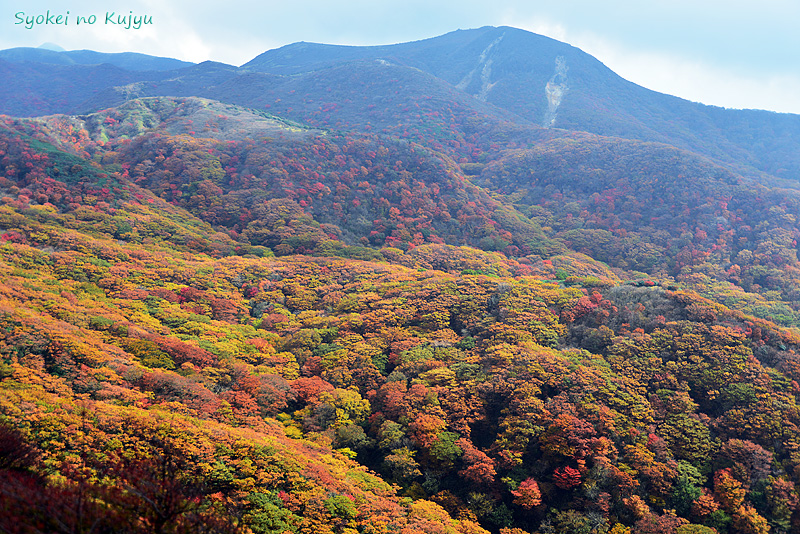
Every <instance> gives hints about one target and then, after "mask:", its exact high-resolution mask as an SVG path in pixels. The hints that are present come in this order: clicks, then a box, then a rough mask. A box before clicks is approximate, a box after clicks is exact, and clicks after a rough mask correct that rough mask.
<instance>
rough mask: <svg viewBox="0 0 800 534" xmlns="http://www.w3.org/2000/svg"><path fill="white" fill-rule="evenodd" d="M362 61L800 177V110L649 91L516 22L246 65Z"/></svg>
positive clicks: (282, 51) (572, 123)
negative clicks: (749, 107)
mask: <svg viewBox="0 0 800 534" xmlns="http://www.w3.org/2000/svg"><path fill="white" fill-rule="evenodd" d="M356 60H374V61H381V60H382V61H387V62H392V63H397V64H401V65H406V66H410V67H414V68H417V69H420V70H423V71H425V72H428V73H430V74H433V75H434V76H436V77H438V78H441V79H442V80H444V81H446V82H448V83H449V84H451V85H453V86H454V87H457V88H458V89H460V90H462V91H464V92H466V93H468V94H470V95H473V96H474V97H475V98H476V99H478V100H481V101H484V102H487V103H491V104H494V105H496V106H498V107H500V108H503V109H506V110H508V111H511V112H513V113H515V114H516V115H518V116H519V117H522V118H523V119H524V120H526V121H530V122H533V123H536V124H539V125H542V126H545V127H556V128H563V129H569V130H581V131H587V132H592V133H597V134H601V135H606V136H617V137H625V138H632V139H639V140H644V141H657V142H661V143H667V144H672V145H675V146H677V147H680V148H687V149H690V150H693V151H696V152H699V153H702V154H704V155H707V156H710V157H712V158H714V159H715V160H718V161H720V162H722V163H725V164H728V165H734V166H735V167H736V168H737V170H739V171H740V172H745V173H747V174H751V175H754V174H755V175H757V174H758V171H762V172H767V173H769V174H772V175H774V176H777V177H780V178H788V179H791V180H795V181H796V180H799V179H800V156H798V154H800V151H798V150H797V148H798V145H797V139H800V116H797V115H789V114H777V113H771V112H766V111H742V110H728V109H722V108H717V107H713V106H705V105H702V104H696V103H692V102H689V101H686V100H683V99H680V98H677V97H673V96H669V95H664V94H661V93H657V92H655V91H650V90H648V89H644V88H642V87H640V86H638V85H636V84H633V83H631V82H628V81H626V80H624V79H623V78H621V77H620V76H618V75H616V74H615V73H614V72H613V71H611V70H610V69H608V68H607V67H606V66H605V65H603V64H602V63H600V62H599V61H598V60H597V59H595V58H594V57H592V56H590V55H588V54H586V53H584V52H582V51H581V50H579V49H577V48H575V47H572V46H569V45H567V44H565V43H561V42H559V41H556V40H553V39H550V38H547V37H543V36H540V35H536V34H533V33H530V32H527V31H523V30H519V29H515V28H508V27H500V28H494V27H485V28H480V29H475V30H459V31H456V32H452V33H448V34H446V35H443V36H441V37H435V38H432V39H425V40H422V41H415V42H411V43H402V44H397V45H389V46H372V47H352V46H333V45H322V44H313V43H295V44H291V45H288V46H284V47H281V48H278V49H276V50H270V51H268V52H265V53H263V54H261V55H259V56H257V57H256V58H254V59H253V60H252V61H250V62H248V63H246V64H244V65H243V66H242V67H243V68H244V69H248V70H252V71H259V72H267V73H271V74H278V75H298V74H302V73H308V72H312V71H316V72H318V73H319V72H320V71H322V70H323V69H326V68H330V67H332V66H333V65H339V64H342V63H348V62H353V61H356ZM754 171H756V172H755V173H754Z"/></svg>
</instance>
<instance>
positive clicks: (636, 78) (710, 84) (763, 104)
mask: <svg viewBox="0 0 800 534" xmlns="http://www.w3.org/2000/svg"><path fill="white" fill-rule="evenodd" d="M516 24H517V27H520V28H523V29H526V30H528V31H532V32H534V33H539V34H541V35H546V36H547V37H551V38H553V39H557V40H559V41H563V42H566V43H569V44H571V45H573V46H576V47H578V48H580V49H581V50H583V51H584V52H586V53H588V54H591V55H592V56H594V57H595V58H597V59H598V60H599V61H601V62H602V63H603V64H605V65H606V66H607V67H608V68H610V69H611V70H613V71H614V72H616V73H617V74H619V75H620V76H622V77H623V78H625V79H626V80H628V81H631V82H633V83H636V84H638V85H641V86H642V87H646V88H648V89H652V90H654V91H658V92H660V93H666V94H669V95H673V96H677V97H680V98H684V99H687V100H691V101H693V102H700V103H703V104H708V105H713V106H720V107H727V108H737V109H765V110H770V111H779V112H783V113H798V114H800V74H794V73H792V72H783V73H777V74H763V73H760V72H757V71H754V70H750V69H737V70H733V69H732V68H725V67H723V66H721V65H713V64H711V63H709V62H707V61H701V60H697V59H694V58H691V57H686V56H683V55H679V54H677V53H667V52H662V51H657V50H652V49H646V48H640V49H633V48H631V47H630V46H624V45H622V44H620V43H618V42H615V41H613V40H611V39H608V38H605V37H602V36H600V35H598V34H596V33H593V32H587V31H571V30H569V29H568V28H567V27H565V26H564V25H562V24H559V23H554V22H552V21H549V20H547V19H544V18H534V19H531V20H529V21H525V22H520V21H519V20H517V21H516Z"/></svg>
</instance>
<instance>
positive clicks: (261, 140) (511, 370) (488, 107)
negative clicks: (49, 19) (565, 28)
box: [0, 28, 800, 534]
mask: <svg viewBox="0 0 800 534" xmlns="http://www.w3.org/2000/svg"><path fill="white" fill-rule="evenodd" d="M501 30H502V31H504V32H505V33H503V34H502V35H501V38H503V39H505V41H503V42H504V43H515V44H514V46H513V47H512V46H510V45H509V46H507V48H506V49H503V48H502V47H501V46H500V45H497V46H496V47H494V48H492V49H491V50H492V54H499V55H498V56H497V57H496V63H495V65H496V71H495V72H496V74H495V76H497V77H498V78H497V80H496V86H495V89H492V91H494V92H488V95H489V96H487V93H486V92H481V91H482V89H480V88H476V87H475V86H474V85H475V83H477V81H476V82H474V83H473V81H471V80H472V78H469V76H472V74H470V72H472V71H470V70H469V69H473V70H474V69H477V68H478V67H480V64H479V65H478V67H476V66H475V61H477V59H475V58H477V54H478V53H479V52H480V51H481V50H482V49H484V48H485V46H486V43H488V42H500V40H499V39H498V38H497V35H499V34H497V32H498V31H501ZM470 32H472V33H470ZM515 32H519V33H515ZM524 33H526V32H521V31H519V30H513V31H512V29H497V28H492V29H485V28H484V29H482V30H470V31H469V32H456V36H452V35H450V34H448V35H449V36H450V37H449V40H447V39H444V37H443V38H437V39H440V40H441V39H444V40H442V41H438V40H437V39H433V40H431V43H429V45H430V46H428V47H427V48H426V47H422V46H420V47H419V48H414V47H413V46H411V45H412V44H413V43H412V44H406V45H396V47H397V48H391V47H376V48H379V49H378V50H371V49H370V48H369V47H365V48H364V49H363V50H361V49H358V50H356V49H355V48H357V47H353V48H354V50H343V51H341V57H340V58H339V59H331V57H338V56H336V54H334V53H333V52H330V53H326V54H322V53H320V55H319V56H318V57H317V56H313V54H315V53H317V52H315V51H314V50H313V49H310V50H305V49H304V50H305V52H303V53H304V54H306V56H303V55H302V54H296V55H295V57H300V58H305V63H304V62H303V61H301V60H300V59H298V61H297V64H296V65H295V66H291V69H294V70H291V72H290V71H288V70H286V69H290V67H287V66H286V65H287V63H286V61H287V60H285V58H284V57H283V56H281V54H282V53H283V52H282V51H281V50H278V51H272V53H273V55H272V56H271V55H270V53H269V52H268V53H266V54H265V55H263V56H259V57H258V58H256V59H255V60H253V64H252V65H250V64H248V65H250V66H249V70H247V69H245V68H244V67H243V68H242V69H241V70H240V71H237V74H236V75H235V76H229V73H228V71H229V70H230V69H236V68H235V67H230V69H227V67H222V66H220V65H207V64H201V65H194V66H188V67H180V68H177V69H176V70H172V71H169V73H170V75H169V76H168V75H167V74H164V72H162V73H160V74H156V70H155V69H154V70H152V71H147V72H150V73H151V74H149V75H152V77H151V78H148V79H145V78H139V79H137V78H136V76H139V77H143V76H145V75H146V74H142V73H138V74H134V73H129V78H126V79H121V78H120V79H117V78H114V79H115V80H116V81H115V82H114V85H113V86H109V87H100V86H99V85H98V86H97V87H95V88H93V89H91V90H89V89H86V88H81V87H79V86H78V85H77V83H78V82H77V81H75V80H77V79H78V78H77V77H78V76H81V77H85V74H86V69H87V68H90V67H86V66H80V67H78V66H76V67H74V68H75V69H77V70H75V71H74V72H75V74H74V76H76V78H74V79H73V78H70V76H73V74H70V73H71V72H73V71H71V70H69V69H68V68H67V67H63V68H62V67H59V68H60V69H62V70H60V71H59V72H58V80H60V82H59V83H61V84H62V85H61V86H60V87H61V89H58V87H59V86H56V87H55V89H54V88H53V87H44V86H42V87H41V89H40V91H41V92H40V93H37V92H36V91H33V90H30V91H29V92H28V93H27V96H26V97H24V98H23V97H22V96H19V95H17V96H15V95H9V94H6V93H4V92H2V91H6V92H7V91H9V90H10V89H7V88H5V89H3V90H2V91H0V96H1V97H2V99H3V100H4V103H3V105H4V106H5V107H4V108H3V112H4V113H7V114H6V115H0V532H4V533H9V534H28V533H50V532H53V533H243V534H284V533H287V532H288V533H294V534H312V533H313V534H356V533H363V534H388V533H402V534H422V533H425V534H428V533H434V534H436V533H441V534H489V533H492V534H560V533H565V534H573V533H574V534H713V533H718V534H766V533H775V534H788V533H791V532H797V531H798V529H800V493H798V485H800V261H798V257H797V253H798V240H799V239H800V221H799V220H798V218H800V186H798V183H800V173H799V172H798V169H800V164H798V162H797V161H795V160H794V159H793V158H796V154H797V153H799V152H798V150H800V147H798V146H797V143H798V141H797V139H800V136H797V135H795V134H794V133H793V132H795V131H798V132H800V119H798V118H797V117H795V116H786V117H784V116H776V117H769V116H767V117H762V115H747V118H746V119H745V118H744V116H743V115H737V113H748V112H736V111H733V110H724V111H726V112H727V111H729V113H728V114H726V113H723V110H718V109H706V108H705V107H704V106H700V105H699V104H698V105H694V104H692V105H691V106H690V104H689V103H684V102H683V101H680V102H677V99H675V100H676V102H675V103H673V104H670V105H673V106H675V107H674V108H670V107H669V106H666V104H664V102H663V101H662V100H660V99H661V98H662V97H663V96H664V95H660V96H654V95H650V94H649V93H648V92H646V90H644V89H642V88H636V89H634V88H635V86H634V88H631V87H629V86H627V85H625V86H623V85H615V84H620V83H622V82H620V81H618V80H616V79H615V78H613V77H611V76H610V75H609V76H608V77H602V76H601V74H602V73H601V74H597V72H600V71H591V72H592V73H593V74H591V75H588V74H587V75H585V76H584V77H583V78H582V77H581V76H582V75H581V72H583V71H581V68H582V65H584V63H585V64H587V65H588V64H590V63H589V59H586V58H583V56H574V57H573V56H572V55H570V54H575V53H576V52H573V51H574V50H577V49H572V50H573V51H565V50H560V49H558V47H557V46H556V45H554V44H552V43H548V44H547V46H545V45H544V44H541V43H539V44H537V43H538V41H535V40H534V37H538V36H534V37H530V38H529V37H526V36H525V35H522V34H524ZM445 37H447V36H445ZM525 39H531V41H530V42H528V41H525ZM492 40H495V41H492ZM515 40H516V41H515ZM456 41H458V42H456ZM525 43H527V44H525ZM434 44H435V45H436V46H433V45H434ZM523 45H524V46H527V47H528V48H525V49H524V50H526V52H525V53H526V54H529V55H531V57H534V56H535V58H538V59H531V60H530V61H540V62H541V63H543V64H546V65H548V67H547V68H548V69H549V71H548V74H547V76H545V78H544V82H546V81H547V79H548V78H550V76H551V75H552V68H553V67H552V65H553V54H554V53H556V54H564V56H558V57H561V61H568V62H571V63H570V64H571V65H573V69H572V70H571V71H570V76H572V77H573V78H570V79H568V80H567V82H565V83H567V84H568V85H569V90H568V92H567V96H566V97H565V101H564V103H563V108H559V110H558V111H553V110H552V109H551V110H547V109H546V105H544V104H543V101H544V100H543V99H544V94H545V93H544V82H542V80H539V81H536V80H537V79H535V77H534V74H531V73H532V72H534V70H530V72H529V71H524V70H521V71H519V72H516V71H514V72H511V71H509V70H508V69H510V67H509V68H508V69H505V70H504V69H502V68H501V67H502V65H504V64H509V65H510V64H517V63H520V62H521V61H522V60H521V59H520V54H522V52H521V51H520V47H523V48H524V46H523ZM534 45H536V46H534ZM291 46H294V45H290V47H291ZM537 46H539V48H537ZM448 47H449V48H448ZM486 50H489V49H486ZM475 51H477V52H475ZM473 52H475V53H474V54H473ZM348 54H349V56H348ZM370 54H372V55H370ZM426 54H427V55H426ZM437 54H438V55H437ZM448 54H449V55H448ZM502 54H506V56H501V55H502ZM515 54H516V55H515ZM537 54H538V55H537ZM548 54H549V55H548ZM273 56H274V57H273ZM312 56H313V57H312ZM373 56H374V57H373ZM423 56H424V57H423ZM2 57H3V56H1V55H0V70H3V72H5V73H6V74H7V76H8V79H9V80H17V79H18V80H19V86H20V87H22V86H24V85H25V83H27V84H28V85H29V86H30V87H33V86H34V85H33V84H34V82H35V80H36V77H35V76H34V75H33V74H31V72H32V70H33V69H39V71H42V72H44V71H46V70H47V69H48V68H52V69H55V67H53V66H52V65H50V66H48V65H46V64H45V63H35V62H30V63H14V62H12V61H10V60H6V59H2ZM287 57H288V56H287ZM445 57H446V58H449V59H448V61H449V62H450V63H446V62H445V60H444V59H442V58H445ZM481 57H482V58H483V56H481ZM564 57H566V59H564ZM587 57H588V56H587ZM309 58H312V59H314V61H311V59H309ZM376 58H377V59H376ZM384 58H386V59H384ZM470 58H472V59H470ZM542 58H543V59H542ZM381 61H383V63H380V62H381ZM470 61H471V62H472V63H470ZM481 61H483V59H481ZM503 61H505V62H506V63H503ZM526 61H527V60H526ZM582 62H584V63H582ZM274 65H278V66H279V67H276V66H274ZM498 65H499V67H498ZM245 67H247V65H246V66H245ZM423 67H424V68H423ZM105 68H108V65H106V67H105ZM115 68H117V67H115ZM170 68H174V67H170ZM519 68H522V67H519ZM537 68H538V67H537ZM26 69H27V70H26ZM270 69H273V70H270ZM280 69H284V71H281V70H280ZM459 69H461V70H459ZM531 69H533V68H532V67H531ZM587 69H588V67H587ZM37 72H38V71H37ZM165 72H166V71H165ZM475 72H478V71H475ZM586 72H590V71H589V70H587V71H586ZM609 72H610V71H609ZM118 74H119V73H118ZM149 75H148V76H149ZM537 75H538V74H537ZM53 76H55V74H54V75H53ZM476 76H477V75H476ZM603 76H605V74H603ZM14 77H17V78H14ZM70 80H73V81H70ZM460 80H465V81H462V83H460V84H459V83H458V82H459V81H460ZM520 80H521V81H520ZM523 82H525V86H526V87H538V89H536V91H538V93H535V92H534V89H529V90H527V91H529V92H525V91H523V90H522V89H521V85H520V84H522V83H523ZM534 82H535V83H539V85H538V86H536V85H535V84H534ZM540 82H542V83H540ZM623 82H624V80H623ZM626 83H627V82H626ZM592 84H594V85H592ZM630 85H631V86H632V84H630ZM587 88H593V89H592V91H593V92H591V93H590V92H589V89H587ZM484 89H485V88H484ZM53 90H59V91H62V92H63V98H56V97H54V96H53V95H51V94H49V93H46V91H53ZM623 90H624V91H630V92H631V93H630V94H635V95H637V96H636V98H632V97H631V98H627V99H623V98H618V96H615V95H619V94H620V92H621V91H623ZM638 90H641V92H640V93H638V92H636V91H638ZM81 91H82V92H81ZM504 91H505V92H504ZM626 94H627V93H626ZM509 95H517V96H518V99H517V100H514V99H513V98H512V97H511V96H509ZM570 98H572V100H570ZM670 98H671V97H670ZM45 101H46V102H48V104H47V105H48V106H51V105H52V106H55V108H54V109H51V108H46V109H44V108H43V107H42V106H44V104H43V102H45ZM10 106H13V107H14V109H13V110H11V109H9V107H10ZM58 106H60V107H58ZM692 106H695V107H692ZM90 108H91V109H90ZM675 110H677V111H675ZM547 113H550V115H546V114H547ZM559 113H560V115H559ZM670 113H674V114H675V119H674V120H673V119H672V118H670V117H671V116H670ZM752 113H755V112H752ZM537 114H538V115H537ZM545 115H546V116H547V117H548V120H550V119H551V118H552V120H553V121H555V122H553V124H552V125H550V124H545V125H544V126H543V125H542V120H541V119H542V117H544V116H545ZM551 115H552V117H551ZM701 116H702V117H704V119H703V120H700V119H698V117H701ZM687 117H689V118H687ZM762 118H763V120H762ZM759 121H761V122H759ZM711 122H714V124H715V125H714V126H713V128H712V127H710V126H709V127H708V128H709V130H708V131H707V132H706V131H705V130H702V128H705V127H706V126H696V127H693V126H691V124H702V125H708V124H711ZM745 123H747V124H750V125H751V126H749V127H747V128H750V129H747V128H746V127H745V126H743V124H745ZM551 126H552V127H551ZM793 154H794V156H793Z"/></svg>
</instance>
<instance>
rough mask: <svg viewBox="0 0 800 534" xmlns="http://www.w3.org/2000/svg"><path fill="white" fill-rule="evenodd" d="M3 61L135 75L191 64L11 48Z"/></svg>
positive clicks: (87, 52) (132, 55) (0, 56)
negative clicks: (106, 68)
mask: <svg viewBox="0 0 800 534" xmlns="http://www.w3.org/2000/svg"><path fill="white" fill-rule="evenodd" d="M0 59H3V60H5V61H9V62H11V63H25V62H28V63H46V64H51V65H102V64H108V65H114V66H115V67H119V68H121V69H125V70H132V71H160V70H174V69H179V68H181V67H188V66H190V65H192V63H190V62H188V61H181V60H178V59H172V58H166V57H156V56H149V55H147V54H137V53H134V52H120V53H116V54H105V53H101V52H94V51H92V50H70V51H66V50H63V49H61V50H55V49H51V48H43V47H39V48H26V47H19V48H9V49H6V50H0Z"/></svg>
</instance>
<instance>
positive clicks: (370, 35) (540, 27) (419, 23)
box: [0, 0, 800, 113]
mask: <svg viewBox="0 0 800 534" xmlns="http://www.w3.org/2000/svg"><path fill="white" fill-rule="evenodd" d="M48 10H49V12H50V15H58V14H60V15H66V13H67V11H69V15H68V17H67V18H66V21H67V24H66V25H63V24H62V25H52V24H51V25H48V24H42V25H34V26H33V27H32V28H30V29H28V28H26V25H27V24H25V23H22V24H17V22H19V21H20V18H18V17H17V13H19V12H24V13H25V16H26V17H30V16H37V15H41V14H46V12H47V11H48ZM107 12H113V13H114V14H115V17H114V20H116V16H119V15H129V14H130V13H131V12H133V14H134V15H135V16H147V17H151V20H152V25H143V26H142V27H141V28H140V29H138V30H136V29H133V28H131V29H125V28H124V27H122V26H119V25H118V26H113V25H108V24H106V23H105V19H106V13H107ZM91 15H95V16H96V17H97V20H96V22H95V23H94V24H93V25H92V24H88V23H84V24H81V25H77V24H76V22H77V17H78V16H83V17H87V18H88V17H89V16H91ZM51 20H55V19H53V18H51ZM0 21H1V22H0V49H4V48H12V47H16V46H33V47H36V46H40V45H41V44H43V43H45V42H52V43H56V44H58V45H59V46H62V47H63V48H65V49H67V50H76V49H90V50H97V51H101V52H124V51H133V52H142V53H146V54H153V55H159V56H167V57H175V58H179V59H184V60H187V61H194V62H200V61H204V60H207V59H210V60H214V61H221V62H224V63H229V64H233V65H241V64H243V63H246V62H247V61H249V60H250V59H252V58H253V57H255V56H256V55H258V54H260V53H261V52H264V51H265V50H269V49H272V48H277V47H280V46H283V45H285V44H289V43H293V42H296V41H310V42H320V43H335V44H351V45H371V44H390V43H396V42H404V41H414V40H418V39H424V38H427V37H434V36H437V35H441V34H443V33H447V32H449V31H453V30H456V29H467V28H477V27H481V26H487V25H491V26H501V25H504V26H514V27H517V28H522V29H525V30H529V31H532V32H535V33H539V34H543V35H547V36H549V37H552V38H555V39H558V40H560V41H564V42H567V43H569V44H571V45H574V46H577V47H578V48H581V49H582V50H584V51H585V52H588V53H590V54H592V55H593V56H595V57H596V58H597V59H599V60H600V61H602V62H603V63H605V64H606V65H607V66H608V67H610V68H611V69H612V70H614V71H616V72H617V73H618V74H620V75H621V76H623V77H624V78H626V79H628V80H631V81H633V82H635V83H638V84H639V85H642V86H644V87H647V88H649V89H654V90H656V91H660V92H664V93H669V94H673V95H676V96H680V97H682V98H687V99H689V100H693V101H696V102H702V103H705V104H712V105H717V106H724V107H731V108H758V109H768V110H773V111H781V112H790V113H800V31H798V29H797V26H798V23H799V22H800V1H798V0H759V1H755V0H668V1H667V0H650V1H648V0H644V1H643V0H636V1H634V0H606V1H602V2H601V1H599V0H548V1H546V2H545V1H539V0H483V1H475V0H458V1H455V0H453V1H450V0H447V1H440V0H340V1H334V0H283V1H280V2H278V1H273V0H265V1H261V2H258V3H257V2H254V1H239V0H227V1H221V2H216V1H214V2H212V1H209V0H125V1H119V0H104V1H98V0H51V1H49V2H48V1H40V0H0Z"/></svg>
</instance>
